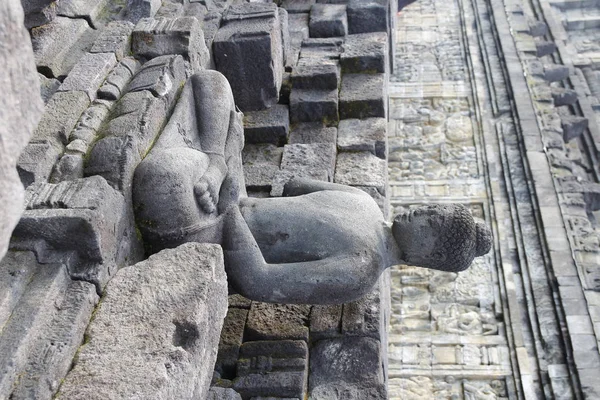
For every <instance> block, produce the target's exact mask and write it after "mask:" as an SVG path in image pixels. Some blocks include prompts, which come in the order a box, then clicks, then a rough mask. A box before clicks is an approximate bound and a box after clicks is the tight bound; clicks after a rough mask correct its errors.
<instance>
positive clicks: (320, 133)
mask: <svg viewBox="0 0 600 400" xmlns="http://www.w3.org/2000/svg"><path fill="white" fill-rule="evenodd" d="M337 135H338V129H337V128H336V127H334V126H331V127H327V126H324V125H323V124H322V123H320V122H302V123H298V124H296V125H295V126H294V128H293V129H292V132H291V133H290V140H289V142H290V144H300V143H304V144H313V143H333V144H336V143H337Z"/></svg>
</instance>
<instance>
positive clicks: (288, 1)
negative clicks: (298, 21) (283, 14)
mask: <svg viewBox="0 0 600 400" xmlns="http://www.w3.org/2000/svg"><path fill="white" fill-rule="evenodd" d="M313 4H315V0H283V1H282V2H281V7H283V8H285V9H286V10H287V12H288V13H290V14H302V13H309V12H310V9H311V8H312V6H313Z"/></svg>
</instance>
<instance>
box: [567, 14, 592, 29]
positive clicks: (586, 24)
mask: <svg viewBox="0 0 600 400" xmlns="http://www.w3.org/2000/svg"><path fill="white" fill-rule="evenodd" d="M564 24H565V28H566V29H567V30H568V31H575V30H584V29H597V28H600V15H585V16H581V17H569V18H567V20H566V21H565V23H564Z"/></svg>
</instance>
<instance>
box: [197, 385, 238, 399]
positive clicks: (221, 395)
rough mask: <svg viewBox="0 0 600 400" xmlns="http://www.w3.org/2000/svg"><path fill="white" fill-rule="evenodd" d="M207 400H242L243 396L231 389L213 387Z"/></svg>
mask: <svg viewBox="0 0 600 400" xmlns="http://www.w3.org/2000/svg"><path fill="white" fill-rule="evenodd" d="M205 400H242V396H240V394H239V393H238V392H236V391H235V390H233V389H231V388H220V387H216V386H213V387H211V388H210V390H209V391H208V395H207V397H206V399H205Z"/></svg>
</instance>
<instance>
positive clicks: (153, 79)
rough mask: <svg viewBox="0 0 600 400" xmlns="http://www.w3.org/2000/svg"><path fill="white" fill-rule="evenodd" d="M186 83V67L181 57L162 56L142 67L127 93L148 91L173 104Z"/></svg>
mask: <svg viewBox="0 0 600 400" xmlns="http://www.w3.org/2000/svg"><path fill="white" fill-rule="evenodd" d="M184 81H185V66H184V63H183V59H182V58H181V56H161V57H156V58H154V59H152V60H150V61H148V62H147V63H145V64H144V65H143V66H142V69H141V70H140V71H139V72H138V73H137V74H136V75H135V76H134V77H133V79H132V80H131V82H130V83H129V86H128V87H127V92H130V93H132V92H139V91H142V90H148V91H150V92H151V93H152V95H154V96H155V97H165V98H166V99H167V100H168V101H169V102H171V101H172V100H174V98H175V96H176V94H177V92H178V90H179V88H180V86H181V84H182V83H183V82H184Z"/></svg>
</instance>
